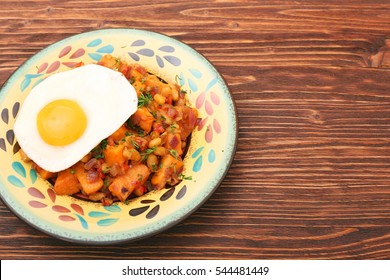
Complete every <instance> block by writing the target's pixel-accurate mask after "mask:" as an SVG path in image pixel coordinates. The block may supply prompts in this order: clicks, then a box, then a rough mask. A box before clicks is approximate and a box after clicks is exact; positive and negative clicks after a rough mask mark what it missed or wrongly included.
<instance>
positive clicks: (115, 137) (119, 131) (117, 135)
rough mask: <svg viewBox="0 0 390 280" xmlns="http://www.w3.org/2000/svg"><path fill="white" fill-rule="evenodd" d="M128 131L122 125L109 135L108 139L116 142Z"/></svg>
mask: <svg viewBox="0 0 390 280" xmlns="http://www.w3.org/2000/svg"><path fill="white" fill-rule="evenodd" d="M128 132H129V130H128V129H127V128H126V126H124V125H122V126H121V127H120V128H118V129H117V130H116V131H115V132H114V133H113V134H111V135H110V136H109V137H108V138H109V139H110V140H111V141H113V142H118V141H120V140H122V139H124V138H125V137H126V133H128Z"/></svg>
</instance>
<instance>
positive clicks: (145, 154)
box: [141, 146, 157, 161]
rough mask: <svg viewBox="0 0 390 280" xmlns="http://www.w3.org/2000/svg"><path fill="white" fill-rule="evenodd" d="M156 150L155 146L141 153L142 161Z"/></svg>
mask: <svg viewBox="0 0 390 280" xmlns="http://www.w3.org/2000/svg"><path fill="white" fill-rule="evenodd" d="M156 149H157V147H156V146H154V147H153V148H150V149H146V151H145V152H144V153H142V154H141V155H142V161H144V160H146V159H147V158H148V156H149V155H150V154H152V153H153V152H154V151H155V150H156Z"/></svg>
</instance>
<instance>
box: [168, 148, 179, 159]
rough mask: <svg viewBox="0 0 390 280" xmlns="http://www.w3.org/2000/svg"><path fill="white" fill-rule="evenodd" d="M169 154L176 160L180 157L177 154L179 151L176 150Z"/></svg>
mask: <svg viewBox="0 0 390 280" xmlns="http://www.w3.org/2000/svg"><path fill="white" fill-rule="evenodd" d="M169 153H170V154H171V155H172V156H173V157H174V158H175V159H177V158H178V156H179V155H178V154H177V151H176V150H174V149H171V150H169Z"/></svg>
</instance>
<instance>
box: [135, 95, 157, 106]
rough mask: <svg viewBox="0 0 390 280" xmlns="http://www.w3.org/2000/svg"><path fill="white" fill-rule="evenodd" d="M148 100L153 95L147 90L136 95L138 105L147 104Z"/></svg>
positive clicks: (151, 99)
mask: <svg viewBox="0 0 390 280" xmlns="http://www.w3.org/2000/svg"><path fill="white" fill-rule="evenodd" d="M150 101H153V96H152V95H151V94H150V93H149V92H147V93H141V94H140V96H138V107H142V106H148V104H149V102H150Z"/></svg>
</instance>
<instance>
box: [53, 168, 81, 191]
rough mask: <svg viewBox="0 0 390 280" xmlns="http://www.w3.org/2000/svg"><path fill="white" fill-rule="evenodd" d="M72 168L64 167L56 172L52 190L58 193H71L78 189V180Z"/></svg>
mask: <svg viewBox="0 0 390 280" xmlns="http://www.w3.org/2000/svg"><path fill="white" fill-rule="evenodd" d="M74 173H75V171H74V170H72V169H69V168H68V169H65V170H62V171H60V172H59V173H58V176H57V179H56V182H55V184H54V191H55V192H56V194H58V195H72V194H75V193H78V192H79V191H80V188H81V186H80V182H79V180H78V179H77V177H76V175H75V174H74Z"/></svg>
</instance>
